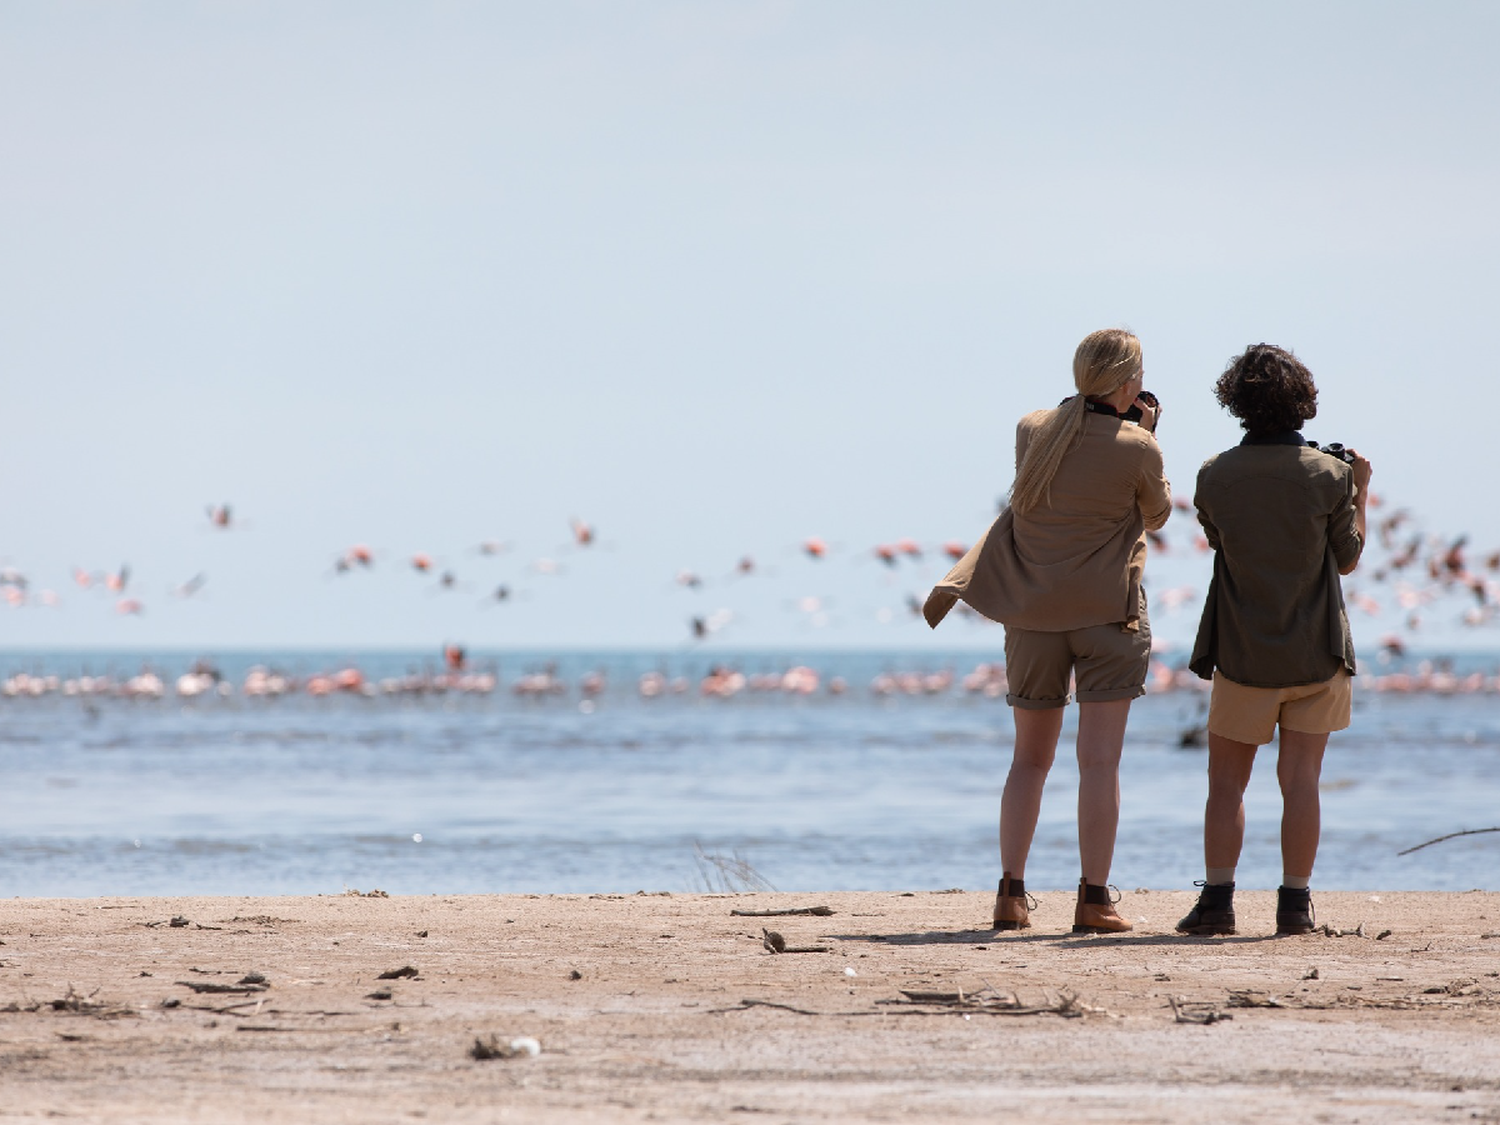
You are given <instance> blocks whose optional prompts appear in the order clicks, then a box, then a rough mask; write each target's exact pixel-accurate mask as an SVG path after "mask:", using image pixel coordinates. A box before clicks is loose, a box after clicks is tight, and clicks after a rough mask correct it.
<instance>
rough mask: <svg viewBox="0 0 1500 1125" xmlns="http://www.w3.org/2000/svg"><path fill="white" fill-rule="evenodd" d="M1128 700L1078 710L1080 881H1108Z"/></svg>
mask: <svg viewBox="0 0 1500 1125" xmlns="http://www.w3.org/2000/svg"><path fill="white" fill-rule="evenodd" d="M1129 718H1130V700H1128V699H1113V700H1110V701H1108V702H1106V703H1080V704H1079V705H1078V859H1079V862H1080V864H1081V865H1082V874H1083V877H1084V879H1085V881H1087V882H1089V883H1091V884H1093V885H1094V886H1096V887H1102V886H1104V885H1105V884H1106V883H1107V882H1109V868H1110V865H1111V864H1112V863H1113V862H1114V858H1115V833H1116V831H1117V830H1118V828H1119V825H1120V750H1121V747H1123V746H1124V745H1125V722H1126V720H1127V719H1129Z"/></svg>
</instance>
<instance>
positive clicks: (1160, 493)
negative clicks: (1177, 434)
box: [922, 410, 1172, 633]
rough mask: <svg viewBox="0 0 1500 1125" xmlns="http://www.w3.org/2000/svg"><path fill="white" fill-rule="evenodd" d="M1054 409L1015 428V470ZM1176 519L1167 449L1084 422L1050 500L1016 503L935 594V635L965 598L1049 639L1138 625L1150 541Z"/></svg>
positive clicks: (1096, 420) (1092, 419)
mask: <svg viewBox="0 0 1500 1125" xmlns="http://www.w3.org/2000/svg"><path fill="white" fill-rule="evenodd" d="M1052 413H1053V411H1050V410H1039V411H1037V412H1035V413H1033V414H1028V415H1027V416H1026V417H1024V418H1022V419H1021V422H1020V424H1019V425H1018V426H1017V427H1016V465H1017V466H1018V467H1019V466H1020V464H1021V461H1022V459H1023V458H1024V457H1025V456H1026V449H1027V446H1029V445H1030V443H1031V439H1032V437H1033V436H1034V435H1035V434H1036V432H1037V430H1038V429H1039V428H1040V427H1041V425H1042V423H1043V422H1044V421H1045V420H1046V419H1047V418H1048V416H1049V415H1051V414H1052ZM1171 514H1172V489H1171V486H1170V485H1169V484H1168V483H1167V478H1166V476H1165V475H1164V474H1163V471H1162V459H1161V447H1160V446H1158V445H1157V444H1156V438H1155V437H1154V436H1152V434H1151V433H1150V432H1149V431H1148V430H1144V429H1142V428H1141V427H1139V426H1137V425H1135V424H1134V423H1133V422H1125V421H1122V420H1121V419H1119V418H1112V417H1109V416H1108V415H1104V414H1086V415H1084V422H1083V434H1082V436H1081V437H1080V439H1079V441H1078V444H1077V445H1076V446H1074V447H1073V448H1072V449H1071V450H1069V451H1068V453H1067V455H1066V456H1065V457H1064V458H1063V460H1062V464H1061V465H1059V466H1058V469H1057V475H1056V476H1055V477H1053V479H1052V492H1051V502H1050V504H1048V503H1043V504H1040V505H1038V506H1037V507H1036V508H1033V509H1032V510H1031V511H1030V512H1028V513H1026V514H1025V515H1016V514H1015V513H1014V512H1013V511H1012V510H1011V508H1010V507H1009V506H1008V505H1007V506H1006V508H1005V510H1004V511H1002V512H1001V513H1000V517H999V518H998V519H997V520H995V522H994V524H993V525H991V527H990V529H989V531H987V532H986V533H985V535H984V537H983V538H982V539H980V541H979V542H978V543H976V544H974V546H973V547H972V548H971V549H970V550H969V553H968V554H966V555H965V556H964V557H963V558H962V559H961V560H959V562H958V565H957V566H955V567H954V568H953V569H952V570H950V571H949V572H948V576H947V577H946V578H944V579H943V580H942V581H941V582H939V583H938V584H937V585H936V586H935V587H933V590H932V593H931V595H929V596H928V598H927V604H926V605H924V606H923V607H922V613H923V615H924V616H925V617H926V618H927V623H928V624H929V625H931V626H932V627H933V628H937V624H938V622H939V621H941V620H942V619H943V618H944V617H945V616H946V615H947V613H948V611H949V610H950V609H952V608H953V604H954V602H956V601H958V600H959V599H960V598H962V599H963V600H964V601H965V602H967V603H968V604H969V605H970V606H972V607H973V608H974V609H976V610H978V611H979V612H980V613H982V614H984V616H986V617H988V618H990V619H991V620H993V621H1000V622H1003V623H1004V624H1006V625H1013V626H1015V627H1016V628H1019V629H1031V630H1035V631H1039V632H1046V633H1062V632H1067V631H1068V630H1070V629H1082V628H1085V627H1087V626H1090V625H1106V624H1110V623H1112V622H1116V621H1118V622H1121V623H1123V624H1124V625H1125V627H1126V628H1129V629H1135V628H1137V627H1138V623H1139V621H1140V615H1141V606H1142V596H1141V572H1142V570H1143V569H1144V568H1145V565H1146V536H1145V531H1146V530H1147V529H1148V528H1149V529H1150V530H1152V531H1155V530H1156V529H1157V528H1159V527H1161V526H1162V524H1164V523H1166V522H1167V517H1168V516H1169V515H1171Z"/></svg>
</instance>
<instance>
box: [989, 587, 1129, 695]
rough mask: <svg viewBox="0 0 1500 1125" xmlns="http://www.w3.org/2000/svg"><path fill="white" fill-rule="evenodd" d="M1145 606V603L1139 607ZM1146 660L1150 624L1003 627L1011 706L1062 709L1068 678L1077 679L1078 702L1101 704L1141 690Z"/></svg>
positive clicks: (1006, 674) (1066, 693)
mask: <svg viewBox="0 0 1500 1125" xmlns="http://www.w3.org/2000/svg"><path fill="white" fill-rule="evenodd" d="M1143 608H1144V607H1143ZM1150 664H1151V623H1150V622H1149V621H1148V620H1147V619H1146V614H1145V613H1144V612H1142V614H1141V627H1140V629H1139V630H1136V631H1133V632H1132V631H1131V630H1128V629H1126V628H1125V626H1124V625H1121V624H1114V625H1090V626H1089V627H1088V628H1086V629H1071V630H1069V631H1068V632H1066V633H1040V632H1034V631H1032V630H1030V629H1014V628H1012V627H1011V626H1009V625H1007V626H1006V627H1005V676H1006V679H1007V680H1009V681H1010V693H1009V694H1008V695H1006V697H1005V701H1006V702H1007V703H1009V704H1010V705H1011V706H1012V707H1021V708H1024V709H1026V710H1029V711H1046V710H1050V709H1052V708H1055V707H1066V706H1067V704H1068V700H1069V695H1068V681H1069V679H1070V678H1072V679H1074V680H1076V685H1075V686H1076V691H1077V696H1078V702H1079V703H1106V702H1108V701H1110V700H1114V699H1135V698H1137V697H1139V696H1142V695H1145V694H1146V669H1147V668H1148V667H1149V666H1150Z"/></svg>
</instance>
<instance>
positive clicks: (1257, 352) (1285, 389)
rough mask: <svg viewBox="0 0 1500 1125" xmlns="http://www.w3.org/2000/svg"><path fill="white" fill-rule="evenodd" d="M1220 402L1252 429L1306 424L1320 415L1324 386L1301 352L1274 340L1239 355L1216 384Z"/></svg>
mask: <svg viewBox="0 0 1500 1125" xmlns="http://www.w3.org/2000/svg"><path fill="white" fill-rule="evenodd" d="M1214 395H1215V397H1217V398H1218V400H1219V405H1220V406H1222V407H1224V409H1226V410H1228V411H1229V413H1231V414H1233V415H1234V416H1235V417H1236V418H1238V419H1239V420H1240V425H1242V426H1244V427H1245V432H1246V433H1249V434H1252V435H1256V436H1258V435H1261V434H1276V433H1282V432H1284V431H1286V430H1300V429H1301V428H1302V424H1303V423H1304V422H1306V421H1308V420H1309V419H1311V418H1316V417H1317V416H1318V388H1317V387H1316V386H1315V385H1314V384H1313V377H1312V372H1311V371H1309V370H1308V369H1307V368H1306V367H1305V366H1304V365H1303V363H1302V361H1301V360H1299V359H1298V358H1297V357H1296V356H1294V355H1293V354H1292V353H1291V352H1289V351H1287V350H1286V349H1285V348H1278V347H1276V346H1275V345H1274V344H1253V345H1251V346H1250V347H1248V348H1246V349H1245V351H1244V354H1242V355H1237V356H1235V357H1234V358H1233V359H1232V360H1230V361H1229V366H1228V367H1226V368H1225V369H1224V374H1222V375H1220V376H1219V381H1218V382H1217V383H1215V384H1214Z"/></svg>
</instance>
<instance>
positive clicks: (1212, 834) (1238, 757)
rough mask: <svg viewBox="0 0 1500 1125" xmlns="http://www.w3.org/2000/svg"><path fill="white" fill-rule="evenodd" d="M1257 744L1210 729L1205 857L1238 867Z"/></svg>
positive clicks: (1210, 863)
mask: <svg viewBox="0 0 1500 1125" xmlns="http://www.w3.org/2000/svg"><path fill="white" fill-rule="evenodd" d="M1256 749H1257V748H1256V747H1255V746H1252V745H1251V744H1250V743H1248V742H1235V741H1234V740H1232V739H1228V738H1224V737H1223V736H1222V735H1217V734H1214V733H1213V731H1209V732H1208V803H1207V804H1206V805H1205V806H1204V809H1203V860H1204V864H1205V865H1206V866H1208V867H1236V866H1238V865H1239V862H1240V849H1241V848H1242V847H1244V844H1245V787H1246V786H1248V785H1249V784H1250V771H1251V769H1252V768H1254V766H1255V751H1256Z"/></svg>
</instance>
